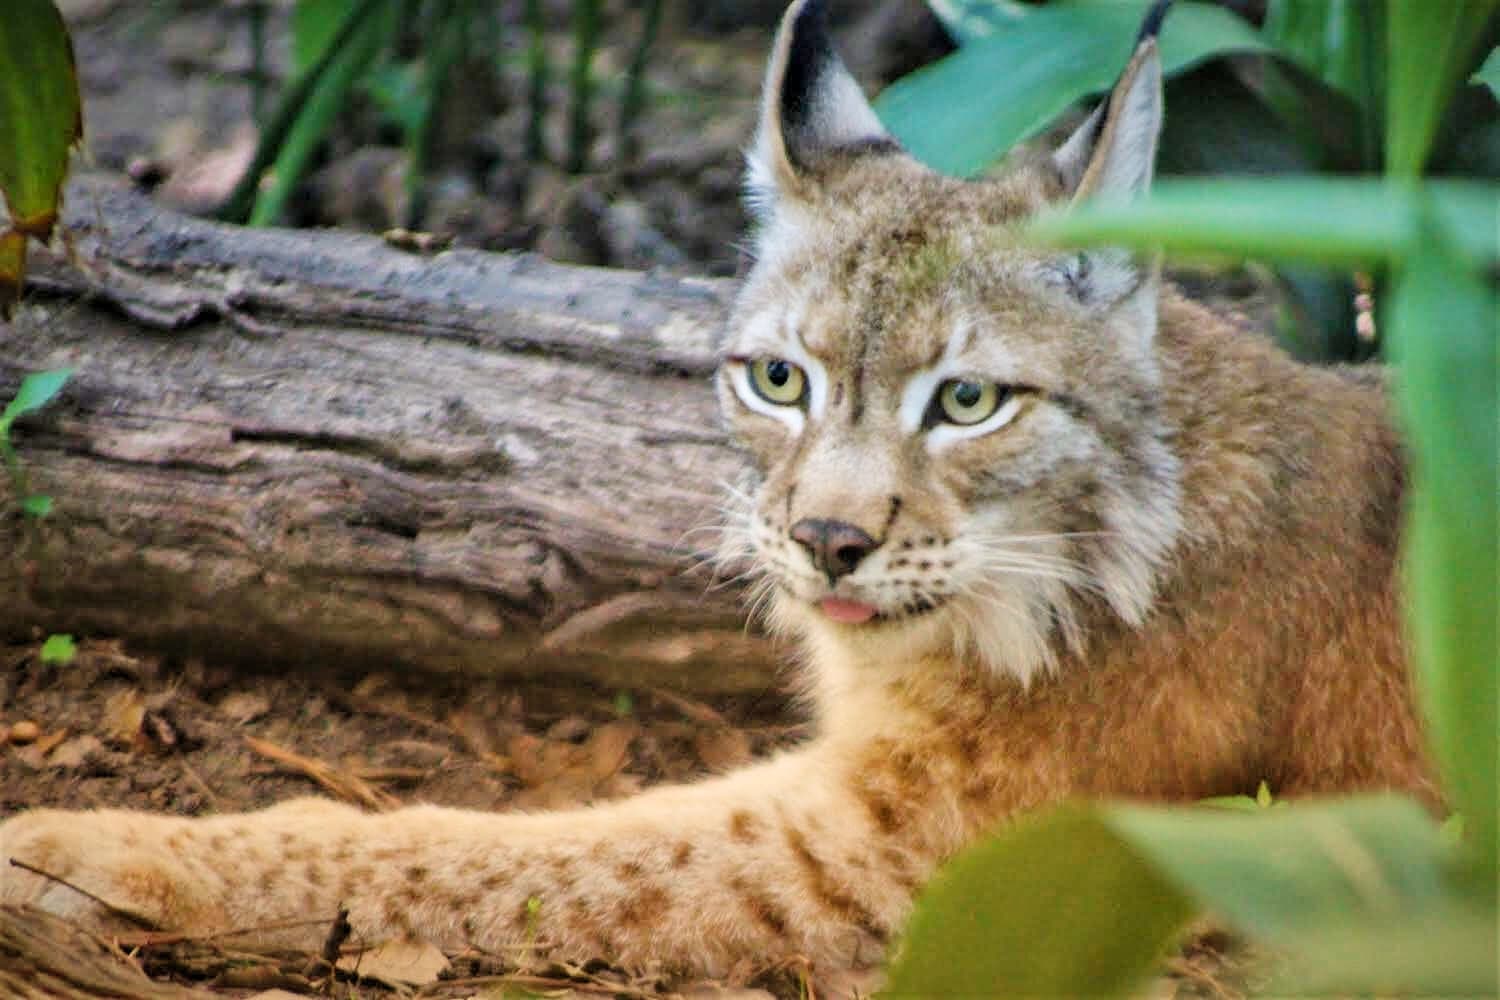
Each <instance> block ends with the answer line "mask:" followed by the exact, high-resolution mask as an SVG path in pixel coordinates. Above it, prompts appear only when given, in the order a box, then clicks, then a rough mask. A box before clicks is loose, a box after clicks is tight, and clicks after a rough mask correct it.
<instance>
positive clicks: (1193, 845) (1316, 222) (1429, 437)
mask: <svg viewBox="0 0 1500 1000" xmlns="http://www.w3.org/2000/svg"><path fill="white" fill-rule="evenodd" d="M944 6H945V7H946V6H948V5H947V4H944ZM961 6H963V7H965V9H966V10H967V13H968V16H971V17H972V16H973V9H974V8H978V7H980V6H981V5H979V4H975V3H970V4H966V5H961ZM993 6H994V8H995V11H996V15H995V20H994V23H995V25H996V26H997V27H996V28H995V30H996V31H997V32H998V31H1000V30H1002V26H1004V25H1010V26H1011V28H1012V29H1014V28H1015V26H1016V25H1024V24H1026V23H1028V21H1029V19H1030V18H1031V17H1032V16H1034V14H1032V13H1022V14H1019V15H1018V14H1017V13H1016V9H1017V7H1018V5H1016V4H1012V3H999V4H995V5H993ZM1494 8H1495V3H1494V2H1493V0H1474V2H1466V0H1433V2H1429V0H1420V2H1419V0H1389V2H1388V3H1340V2H1336V0H1330V2H1327V3H1323V4H1310V3H1309V4H1302V5H1297V4H1278V3H1277V2H1275V0H1272V3H1271V4H1270V8H1269V9H1270V13H1271V15H1272V16H1268V18H1267V24H1266V26H1265V28H1264V29H1263V32H1264V34H1265V35H1266V36H1268V37H1269V38H1270V39H1271V40H1272V41H1273V42H1274V44H1275V45H1276V46H1277V48H1278V51H1280V52H1282V53H1283V55H1282V56H1280V57H1278V63H1277V65H1278V67H1279V68H1280V69H1282V70H1289V71H1290V72H1291V73H1292V74H1294V79H1295V74H1301V75H1302V82H1303V83H1305V82H1306V80H1307V79H1317V80H1320V81H1322V82H1323V83H1324V84H1326V85H1327V86H1329V87H1331V88H1335V89H1336V90H1337V91H1338V94H1339V96H1340V98H1341V99H1342V100H1346V101H1349V102H1351V103H1352V104H1353V105H1355V106H1357V107H1358V108H1359V109H1360V111H1359V114H1358V116H1357V119H1358V120H1357V132H1358V133H1359V134H1376V135H1378V136H1380V138H1381V146H1380V149H1379V151H1378V158H1379V161H1380V162H1381V163H1383V165H1384V167H1385V169H1386V172H1387V176H1386V177H1385V178H1384V179H1381V178H1374V177H1366V178H1356V177H1345V178H1325V179H1305V178H1304V179H1238V180H1233V181H1230V180H1222V181H1208V180H1199V181H1182V180H1179V181H1172V180H1164V181H1162V182H1160V183H1159V184H1158V186H1157V189H1156V191H1154V192H1153V193H1152V195H1151V196H1150V197H1148V198H1146V199H1144V200H1143V201H1140V202H1137V203H1135V204H1132V205H1085V206H1081V207H1079V208H1077V209H1075V210H1073V211H1071V212H1067V213H1059V214H1057V215H1054V216H1052V217H1049V218H1045V219H1042V220H1040V221H1039V222H1038V223H1037V224H1036V225H1035V226H1034V227H1033V235H1034V238H1035V239H1037V240H1040V241H1043V242H1046V243H1054V244H1064V245H1070V246H1072V245H1115V246H1131V247H1137V248H1143V249H1144V248H1165V249H1166V250H1167V251H1169V252H1171V251H1185V252H1189V253H1194V254H1202V253H1205V252H1209V251H1212V252H1215V253H1217V254H1220V255H1225V256H1240V255H1252V254H1253V255H1256V256H1260V257H1266V258H1271V259H1285V260H1297V261H1311V262H1322V263H1325V264H1328V265H1348V264H1351V263H1357V264H1359V265H1360V266H1362V267H1368V268H1371V269H1372V270H1373V271H1374V272H1376V273H1377V274H1380V275H1383V276H1385V277H1386V278H1387V279H1388V281H1389V287H1390V294H1389V296H1383V297H1382V299H1381V301H1380V303H1379V304H1380V306H1381V307H1382V311H1381V320H1382V322H1381V327H1382V329H1383V331H1384V333H1385V337H1386V345H1387V351H1388V354H1389V356H1390V357H1391V359H1392V360H1393V361H1394V363H1395V364H1396V365H1397V366H1398V370H1399V376H1400V377H1399V378H1398V379H1397V380H1396V386H1397V397H1398V403H1399V408H1400V415H1401V418H1402V423H1403V427H1404V431H1405V435H1406V438H1407V441H1408V442H1409V444H1410V448H1411V480H1410V495H1409V500H1408V513H1407V522H1408V523H1407V529H1408V530H1407V532H1406V533H1405V539H1406V542H1405V549H1404V560H1405V580H1404V583H1405V585H1406V589H1407V601H1406V605H1407V607H1406V613H1407V620H1408V627H1409V632H1410V635H1411V637H1412V640H1413V642H1412V648H1413V660H1414V669H1415V672H1416V679H1417V682H1418V684H1417V687H1418V693H1419V695H1420V701H1421V705H1422V708H1423V710H1424V715H1425V718H1426V721H1427V724H1428V730H1429V734H1430V739H1431V742H1432V746H1433V749H1434V752H1435V756H1436V758H1437V762H1438V764H1439V767H1440V770H1441V773H1442V777H1443V779H1444V786H1445V788H1446V790H1447V793H1448V795H1449V797H1450V803H1451V805H1452V806H1453V807H1454V809H1455V810H1457V812H1458V814H1460V815H1461V816H1462V820H1463V821H1462V822H1461V823H1455V822H1452V821H1450V822H1449V823H1446V824H1443V825H1441V826H1440V825H1439V824H1438V823H1436V822H1435V821H1433V820H1432V819H1431V818H1430V817H1429V816H1428V815H1427V813H1426V811H1425V810H1424V809H1423V808H1422V807H1420V806H1419V805H1417V804H1416V803H1414V802H1411V801H1407V800H1404V799H1401V798H1397V797H1391V796H1384V797H1362V798H1349V799H1341V800H1330V801H1324V802H1317V803H1313V802H1306V803H1293V804H1289V805H1287V806H1286V807H1285V808H1276V809H1271V808H1250V809H1242V811H1240V812H1234V811H1227V812H1226V811H1224V810H1222V809H1206V808H1203V807H1198V808H1176V809H1169V808H1161V809H1148V808H1142V807H1138V806H1123V805H1109V804H1095V805H1087V806H1083V805H1074V806H1067V807H1063V808H1061V809H1059V810H1056V811H1054V812H1052V813H1048V814H1045V815H1041V816H1036V817H1030V818H1027V819H1025V820H1022V821H1020V822H1018V823H1016V824H1014V825H1013V826H1011V827H1010V828H1009V829H1007V830H1006V831H1004V832H1003V833H1001V834H1000V835H999V836H997V837H996V838H995V839H994V840H992V841H990V842H988V843H985V844H983V845H980V846H979V847H977V848H975V849H973V850H972V851H970V852H967V853H966V854H965V855H962V856H960V858H959V859H958V860H956V861H955V862H954V865H953V867H952V869H950V870H949V871H948V872H946V873H944V874H942V875H940V877H939V878H938V879H937V880H935V881H934V883H933V884H932V886H931V887H930V889H929V891H928V892H926V893H925V894H924V896H923V898H922V899H921V900H920V901H919V904H918V906H917V908H916V911H915V913H914V915H913V917H912V920H911V923H910V925H909V927H908V929H907V933H906V934H905V936H904V939H903V942H902V944H901V947H900V949H899V951H898V952H897V955H896V958H895V961H894V965H893V967H892V970H891V980H890V989H889V993H890V994H891V995H906V994H911V995H936V994H940V993H953V994H959V993H963V994H973V995H981V994H982V995H990V996H996V995H1010V996H1032V995H1081V994H1088V995H1090V996H1123V995H1125V994H1126V993H1128V992H1129V991H1130V990H1131V989H1134V988H1136V987H1139V985H1140V980H1141V978H1142V976H1143V975H1144V973H1145V971H1146V970H1148V969H1149V968H1150V967H1151V962H1152V961H1153V959H1154V958H1156V957H1157V956H1159V955H1160V954H1161V953H1162V951H1163V949H1164V948H1165V947H1167V946H1168V945H1169V943H1170V941H1171V940H1173V936H1174V932H1175V930H1176V928H1179V927H1181V926H1182V924H1183V923H1184V922H1185V920H1186V917H1187V916H1188V915H1189V914H1194V913H1199V912H1212V913H1214V914H1216V915H1218V916H1219V917H1221V918H1222V919H1224V920H1226V921H1228V922H1229V923H1230V924H1231V925H1232V926H1234V927H1235V928H1237V929H1238V930H1240V931H1241V932H1243V933H1245V934H1247V935H1249V936H1250V937H1251V938H1252V939H1254V940H1256V941H1260V942H1263V943H1265V944H1268V945H1270V946H1271V947H1272V948H1273V949H1275V950H1276V952H1277V953H1278V954H1279V955H1280V956H1281V961H1280V965H1279V967H1278V969H1277V972H1276V975H1275V977H1274V978H1273V979H1272V980H1271V981H1270V982H1269V983H1268V984H1266V985H1265V990H1266V992H1267V993H1268V994H1270V995H1276V996H1284V995H1329V994H1337V995H1349V994H1369V993H1374V994H1378V995H1403V996H1404V995H1420V996H1439V995H1443V996H1448V995H1473V996H1493V995H1495V994H1496V992H1497V988H1500V983H1497V981H1496V977H1497V955H1496V948H1497V937H1500V928H1497V905H1496V893H1497V876H1500V868H1497V839H1500V831H1497V807H1500V804H1497V801H1496V794H1497V781H1500V778H1497V773H1496V764H1497V757H1500V747H1497V738H1500V720H1497V692H1500V635H1497V622H1496V618H1497V616H1496V608H1497V607H1500V592H1497V591H1500V565H1497V561H1500V526H1497V507H1500V503H1497V484H1500V400H1497V393H1500V300H1497V297H1496V293H1495V287H1494V280H1495V279H1494V276H1495V273H1496V270H1495V269H1496V262H1497V259H1500V250H1497V243H1500V236H1497V234H1500V185H1497V184H1495V183H1480V182H1475V181H1470V182H1464V183H1459V182H1451V181H1449V182H1434V181H1424V180H1422V179H1421V178H1420V176H1419V175H1420V172H1421V170H1422V168H1423V166H1424V165H1426V164H1429V163H1432V162H1434V160H1435V159H1437V160H1439V161H1440V154H1441V149H1442V146H1443V143H1444V141H1445V139H1444V126H1443V124H1442V123H1443V121H1444V119H1445V117H1446V116H1449V115H1451V114H1452V110H1451V109H1452V108H1453V107H1454V106H1455V105H1463V104H1465V102H1466V101H1469V100H1470V99H1471V98H1472V96H1473V95H1472V94H1465V93H1463V92H1460V93H1458V94H1457V96H1456V97H1455V96H1454V88H1455V87H1460V86H1462V84H1463V82H1464V81H1467V80H1468V79H1469V74H1470V71H1471V70H1472V68H1473V66H1474V60H1475V57H1476V55H1477V54H1480V53H1479V52H1478V50H1479V49H1480V47H1481V46H1482V44H1486V43H1487V40H1488V38H1489V37H1490V35H1489V31H1488V30H1487V29H1486V25H1487V23H1488V20H1487V19H1488V18H1490V17H1491V16H1492V12H1493V11H1494ZM1172 16H1173V17H1175V16H1177V15H1176V14H1173V15H1172ZM1320 17H1321V20H1319V18H1320ZM1171 23H1172V22H1171V20H1170V19H1169V20H1168V28H1167V31H1168V32H1170V31H1171V27H1170V26H1171ZM1351 32H1352V35H1351V34H1350V33H1351ZM1341 46H1342V48H1341ZM1494 61H1495V60H1494V56H1493V54H1492V55H1491V56H1490V58H1489V59H1488V60H1486V62H1485V67H1486V68H1485V69H1482V70H1481V71H1480V75H1481V78H1487V74H1490V73H1492V72H1493V64H1494ZM1423 67H1425V72H1424V71H1422V70H1423ZM997 75H998V72H997ZM1483 97H1484V99H1485V100H1490V101H1492V100H1493V96H1492V95H1490V94H1488V93H1486V94H1484V95H1483ZM1170 100H1171V99H1170V96H1169V101H1168V103H1169V115H1170V113H1171V112H1170ZM949 104H950V106H953V107H958V106H961V105H963V104H964V102H963V101H957V100H952V99H951V96H950V100H949ZM1358 145H1359V144H1358V143H1356V148H1357V147H1358ZM1373 162H1374V161H1373V160H1367V161H1366V163H1367V164H1372V163H1373ZM1267 801H1269V799H1268V797H1267ZM1215 804H1216V805H1222V804H1223V803H1219V802H1216V803H1215ZM1246 804H1248V800H1247V802H1246V803H1238V805H1240V806H1244V805H1246ZM1277 805H1280V803H1277ZM1164 928H1166V930H1164ZM1101 939H1107V940H1105V941H1104V942H1103V943H1101Z"/></svg>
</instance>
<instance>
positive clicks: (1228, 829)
mask: <svg viewBox="0 0 1500 1000" xmlns="http://www.w3.org/2000/svg"><path fill="white" fill-rule="evenodd" d="M1105 818H1106V821H1107V823H1108V825H1109V826H1110V828H1111V829H1113V830H1115V831H1116V832H1118V833H1119V834H1120V835H1121V836H1122V837H1124V838H1126V840H1127V841H1128V842H1129V843H1130V845H1131V846H1132V847H1133V848H1134V849H1135V850H1137V851H1138V852H1140V854H1141V855H1142V856H1143V857H1144V858H1145V859H1146V860H1147V861H1149V862H1150V863H1151V864H1152V865H1153V866H1154V867H1155V868H1156V869H1157V870H1159V871H1160V872H1162V873H1163V874H1164V875H1165V876H1166V877H1168V878H1169V879H1171V881H1172V883H1173V884H1174V885H1176V886H1177V887H1178V889H1179V890H1181V891H1182V892H1185V893H1188V894H1189V895H1191V896H1192V897H1193V898H1195V899H1197V900H1198V901H1199V903H1200V904H1202V905H1203V906H1205V907H1207V908H1209V909H1211V910H1213V911H1214V912H1215V913H1217V914H1219V915H1220V916H1222V917H1223V918H1224V919H1226V920H1228V921H1229V922H1230V923H1232V924H1233V925H1234V926H1236V927H1237V928H1239V929H1241V930H1243V931H1246V932H1247V933H1250V934H1254V935H1258V936H1260V937H1263V938H1266V939H1268V940H1272V941H1283V942H1286V941H1294V940H1295V937H1296V935H1297V934H1299V933H1301V931H1302V929H1304V928H1307V927H1313V926H1317V925H1319V924H1320V923H1323V922H1327V921H1335V922H1336V921H1350V920H1355V919H1367V918H1368V919H1370V920H1377V919H1378V920H1385V919H1387V918H1389V919H1390V920H1392V921H1395V922H1399V921H1401V920H1404V919H1405V914H1407V913H1409V912H1414V911H1415V910H1416V909H1418V908H1420V907H1422V906H1427V905H1436V904H1437V903H1438V902H1440V901H1441V900H1443V899H1445V898H1447V890H1448V886H1447V882H1446V880H1445V879H1446V875H1445V870H1444V866H1443V859H1444V853H1443V851H1442V842H1441V839H1440V838H1439V836H1438V826H1437V823H1436V822H1434V821H1433V820H1432V819H1431V818H1430V817H1428V815H1427V814H1426V812H1424V811H1423V810H1422V808H1421V807H1420V806H1418V805H1417V804H1416V803H1415V802H1412V801H1410V800H1407V799H1401V798H1396V797H1394V796H1366V797H1363V798H1353V799H1342V800H1329V801H1324V802H1298V803H1295V804H1294V805H1291V806H1289V807H1288V808H1286V809H1261V810H1260V811H1259V812H1256V813H1250V814H1246V813H1239V812H1233V811H1227V810H1222V809H1153V808H1147V807H1143V806H1114V807H1110V808H1109V809H1108V810H1107V812H1106V813H1105Z"/></svg>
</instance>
